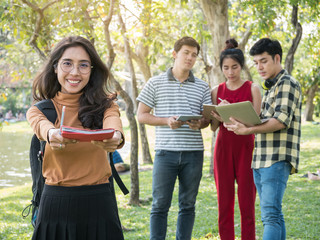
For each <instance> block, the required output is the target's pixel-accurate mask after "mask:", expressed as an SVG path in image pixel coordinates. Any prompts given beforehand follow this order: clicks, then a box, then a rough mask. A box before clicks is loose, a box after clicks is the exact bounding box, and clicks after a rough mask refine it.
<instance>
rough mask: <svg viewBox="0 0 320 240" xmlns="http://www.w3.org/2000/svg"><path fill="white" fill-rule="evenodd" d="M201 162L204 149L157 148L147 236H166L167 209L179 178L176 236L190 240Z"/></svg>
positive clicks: (153, 239) (153, 238) (178, 239)
mask: <svg viewBox="0 0 320 240" xmlns="http://www.w3.org/2000/svg"><path fill="white" fill-rule="evenodd" d="M202 165H203V151H182V152H174V151H165V150H158V151H156V155H155V159H154V164H153V176H152V197H153V202H152V209H151V214H150V239H152V240H159V239H161V240H163V239H165V238H166V232H167V217H168V211H169V208H170V206H171V200H172V194H173V190H174V185H175V182H176V179H177V177H178V179H179V214H178V220H177V229H176V239H177V240H188V239H191V234H192V228H193V224H194V218H195V203H196V197H197V194H198V189H199V184H200V180H201V177H202Z"/></svg>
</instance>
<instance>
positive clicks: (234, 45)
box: [224, 38, 238, 50]
mask: <svg viewBox="0 0 320 240" xmlns="http://www.w3.org/2000/svg"><path fill="white" fill-rule="evenodd" d="M237 47H238V42H237V41H236V40H235V39H234V38H230V39H228V40H227V41H226V47H225V48H224V50H226V49H232V48H237Z"/></svg>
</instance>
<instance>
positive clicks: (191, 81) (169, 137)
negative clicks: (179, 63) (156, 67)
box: [137, 68, 212, 151]
mask: <svg viewBox="0 0 320 240" xmlns="http://www.w3.org/2000/svg"><path fill="white" fill-rule="evenodd" d="M137 100H138V101H139V102H142V103H144V104H145V105H147V106H149V107H150V108H153V109H154V115H155V116H157V117H171V116H178V115H200V114H201V112H202V111H203V104H212V103H211V96H210V91H209V85H208V84H207V83H206V82H204V81H203V80H200V79H198V78H196V77H194V76H193V74H192V72H191V71H190V75H189V78H188V79H187V80H185V81H184V82H182V83H180V82H179V81H178V80H177V79H175V78H174V77H173V74H172V69H171V68H170V69H168V71H167V72H165V73H162V74H160V75H159V76H156V77H153V78H151V79H150V80H149V81H148V82H147V83H146V85H145V86H144V88H143V90H142V91H141V93H140V95H139V96H138V98H137ZM155 150H168V151H201V150H203V140H202V135H201V131H200V130H192V129H190V128H189V126H188V125H187V124H185V125H182V126H181V127H180V128H178V129H171V128H170V127H169V126H168V125H165V126H156V142H155Z"/></svg>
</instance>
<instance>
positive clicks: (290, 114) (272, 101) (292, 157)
mask: <svg viewBox="0 0 320 240" xmlns="http://www.w3.org/2000/svg"><path fill="white" fill-rule="evenodd" d="M273 80H274V82H275V84H274V85H273V86H272V87H271V88H270V89H269V90H267V91H266V92H265V94H264V96H263V98H262V105H261V113H260V118H261V119H270V118H275V119H277V120H278V121H280V122H281V123H283V124H284V125H285V126H286V128H284V129H281V130H278V131H275V132H271V133H258V134H256V138H255V149H254V156H253V161H252V168H254V169H258V168H266V167H270V166H271V165H272V164H274V163H276V162H279V161H284V160H287V161H289V162H290V163H291V165H292V166H293V168H292V171H291V173H296V172H298V165H299V152H300V136H301V98H302V95H301V86H300V83H299V82H298V81H297V80H295V79H294V78H293V77H292V76H290V75H289V74H288V72H287V71H286V70H282V71H281V72H280V73H279V74H278V75H277V76H276V77H275V79H273Z"/></svg>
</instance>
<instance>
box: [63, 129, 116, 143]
mask: <svg viewBox="0 0 320 240" xmlns="http://www.w3.org/2000/svg"><path fill="white" fill-rule="evenodd" d="M114 132H115V130H114V129H113V128H107V129H96V130H88V129H81V128H74V127H66V126H62V128H61V135H62V137H64V138H69V139H76V140H79V141H81V142H90V141H92V140H94V141H102V140H104V139H109V138H112V137H113V134H114Z"/></svg>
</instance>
